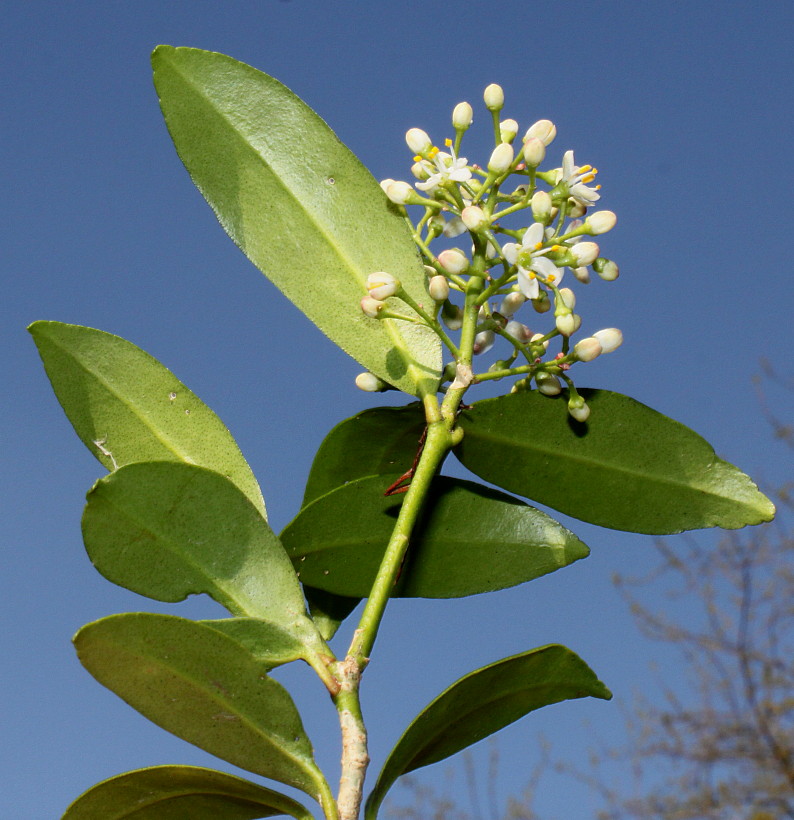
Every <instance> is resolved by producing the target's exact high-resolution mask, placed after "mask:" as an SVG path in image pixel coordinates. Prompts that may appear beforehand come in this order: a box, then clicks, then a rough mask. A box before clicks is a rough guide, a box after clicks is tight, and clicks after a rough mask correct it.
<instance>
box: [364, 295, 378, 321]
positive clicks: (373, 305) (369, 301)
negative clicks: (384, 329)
mask: <svg viewBox="0 0 794 820" xmlns="http://www.w3.org/2000/svg"><path fill="white" fill-rule="evenodd" d="M361 310H362V311H363V312H364V315H365V316H369V318H370V319H377V318H378V314H379V313H380V312H381V311H382V310H383V302H379V301H378V300H377V299H373V298H372V297H371V296H365V297H364V298H363V299H362V300H361Z"/></svg>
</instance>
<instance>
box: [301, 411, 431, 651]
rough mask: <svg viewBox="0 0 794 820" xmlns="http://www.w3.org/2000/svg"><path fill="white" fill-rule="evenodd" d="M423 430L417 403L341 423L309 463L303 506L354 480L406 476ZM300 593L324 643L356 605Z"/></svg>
mask: <svg viewBox="0 0 794 820" xmlns="http://www.w3.org/2000/svg"><path fill="white" fill-rule="evenodd" d="M424 429H425V419H424V412H423V410H422V407H421V405H420V404H417V403H414V404H410V405H408V406H406V407H373V408H372V409H370V410H365V411H364V412H363V413H358V414H357V415H355V416H352V417H351V418H348V419H345V420H344V421H342V422H340V423H339V424H337V425H336V427H334V428H333V430H331V432H330V433H329V434H328V435H327V436H326V437H325V439H323V443H322V444H321V445H320V449H319V450H318V451H317V455H316V456H315V457H314V461H313V462H312V468H311V471H310V473H309V478H308V480H307V482H306V492H305V493H304V497H303V504H302V506H303V507H305V506H306V505H307V504H309V503H311V502H312V501H315V500H316V499H317V498H319V497H320V496H321V495H325V493H328V492H331V491H332V490H335V489H337V488H338V487H341V486H343V485H344V484H347V483H349V482H351V481H355V480H356V479H358V478H364V477H365V476H369V475H387V474H393V473H398V474H401V473H403V472H405V471H406V470H407V469H408V468H409V467H410V466H411V464H412V463H413V461H414V458H415V457H416V455H417V451H418V447H419V440H420V438H421V436H422V433H423V431H424ZM303 591H304V594H305V596H306V600H307V602H308V604H309V611H310V612H311V614H312V618H313V619H314V622H315V624H316V625H317V628H318V629H319V631H320V633H321V634H322V636H323V637H324V638H325V639H326V640H330V639H331V637H333V635H334V634H335V633H336V630H337V629H338V628H339V626H340V624H341V623H342V622H343V621H344V619H345V618H347V616H348V615H350V613H351V612H352V611H353V610H354V609H355V607H356V605H357V604H358V601H359V599H358V598H350V597H345V596H341V595H334V594H333V593H332V592H326V591H325V590H322V589H316V588H314V587H311V586H308V585H306V584H304V588H303Z"/></svg>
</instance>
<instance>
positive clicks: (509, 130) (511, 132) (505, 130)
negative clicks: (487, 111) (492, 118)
mask: <svg viewBox="0 0 794 820" xmlns="http://www.w3.org/2000/svg"><path fill="white" fill-rule="evenodd" d="M517 133H518V123H517V122H516V121H515V120H502V121H501V122H500V123H499V134H500V137H501V140H502V142H512V141H513V140H514V139H515V138H516V134H517Z"/></svg>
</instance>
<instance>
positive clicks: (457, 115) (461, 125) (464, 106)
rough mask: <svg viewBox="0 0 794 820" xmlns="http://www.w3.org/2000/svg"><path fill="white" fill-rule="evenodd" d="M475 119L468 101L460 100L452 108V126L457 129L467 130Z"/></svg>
mask: <svg viewBox="0 0 794 820" xmlns="http://www.w3.org/2000/svg"><path fill="white" fill-rule="evenodd" d="M472 119H473V112H472V110H471V106H470V105H469V104H468V103H467V102H459V103H458V104H457V105H456V106H455V108H454V109H453V110H452V127H453V128H454V129H455V130H456V131H465V130H466V129H467V128H468V127H469V126H470V125H471V121H472Z"/></svg>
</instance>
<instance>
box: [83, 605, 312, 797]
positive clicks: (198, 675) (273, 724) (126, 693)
mask: <svg viewBox="0 0 794 820" xmlns="http://www.w3.org/2000/svg"><path fill="white" fill-rule="evenodd" d="M74 644H75V647H76V648H77V653H78V656H79V658H80V661H81V662H82V664H83V665H84V666H85V667H86V669H87V670H88V671H89V672H90V673H91V674H92V675H93V676H94V677H95V678H96V679H97V680H98V681H99V682H100V683H101V684H102V685H103V686H106V687H107V688H108V689H110V690H112V691H113V692H115V693H116V694H117V695H119V697H121V698H123V699H124V700H125V701H126V702H127V703H128V704H129V705H130V706H132V707H133V708H134V709H137V710H138V711H139V712H140V713H141V714H142V715H144V716H146V717H147V718H149V720H151V721H153V722H154V723H156V724H157V725H158V726H161V727H162V728H163V729H166V730H167V731H169V732H172V733H173V734H175V735H177V736H178V737H181V738H183V739H184V740H187V741H188V742H189V743H193V744H194V745H196V746H198V747H200V748H202V749H204V750H205V751H207V752H210V753H211V754H214V755H217V756H218V757H220V758H221V759H223V760H226V761H228V762H229V763H232V764H234V765H235V766H240V767H241V768H243V769H247V770H248V771H251V772H255V773H256V774H260V775H262V776H263V777H270V778H272V779H273V780H278V781H279V782H281V783H287V784H289V785H290V786H295V787H296V788H298V789H302V790H303V791H305V792H306V793H308V794H310V795H312V796H316V795H317V794H318V792H319V790H320V784H321V783H323V782H324V780H323V777H322V774H321V773H320V771H319V770H318V769H317V766H316V764H315V763H314V758H313V754H312V747H311V743H310V742H309V739H308V737H307V736H306V733H305V731H304V729H303V725H302V724H301V720H300V716H299V715H298V712H297V710H296V708H295V705H294V703H293V702H292V699H291V698H290V696H289V695H288V694H287V692H286V690H285V689H284V688H283V687H282V686H281V685H280V684H278V683H277V682H276V681H274V680H273V679H272V678H269V677H267V675H266V674H265V673H266V671H267V668H266V666H265V665H264V664H262V663H261V662H260V661H258V660H257V659H256V658H254V657H252V655H251V654H250V653H249V652H248V651H247V650H246V649H245V648H244V647H242V646H241V645H240V644H238V643H237V642H236V641H234V640H232V639H231V638H229V637H227V636H225V635H223V634H221V633H220V632H219V631H217V630H215V629H212V628H210V627H208V626H206V625H204V624H201V623H196V622H194V621H189V620H186V619H184V618H176V617H174V616H171V615H154V614H149V613H125V614H122V615H111V616H110V617H108V618H103V619H102V620H100V621H95V622H94V623H91V624H88V625H87V626H84V627H83V628H82V629H81V630H80V631H79V632H78V633H77V634H76V635H75V638H74Z"/></svg>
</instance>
